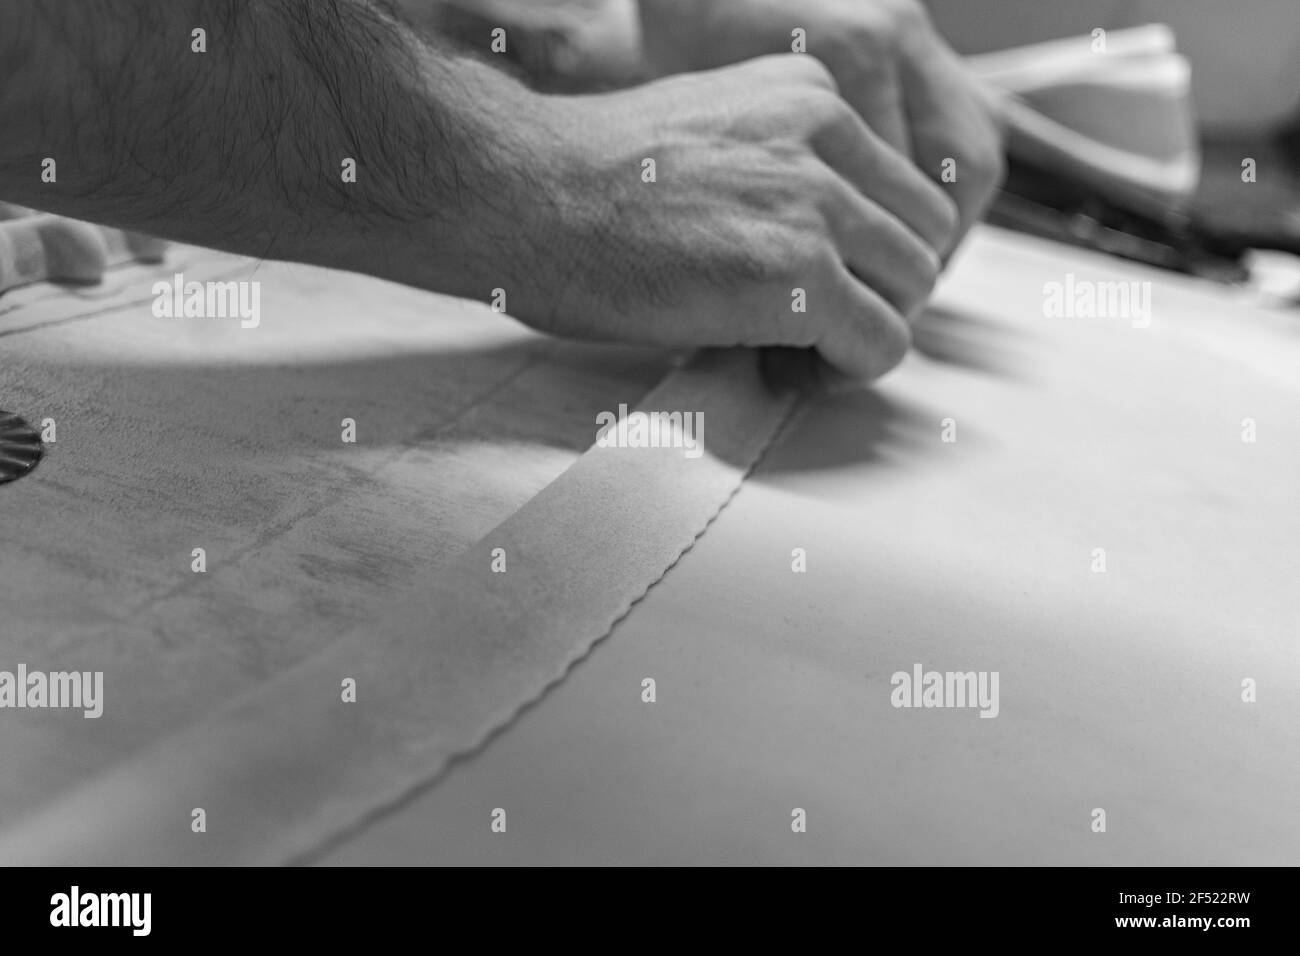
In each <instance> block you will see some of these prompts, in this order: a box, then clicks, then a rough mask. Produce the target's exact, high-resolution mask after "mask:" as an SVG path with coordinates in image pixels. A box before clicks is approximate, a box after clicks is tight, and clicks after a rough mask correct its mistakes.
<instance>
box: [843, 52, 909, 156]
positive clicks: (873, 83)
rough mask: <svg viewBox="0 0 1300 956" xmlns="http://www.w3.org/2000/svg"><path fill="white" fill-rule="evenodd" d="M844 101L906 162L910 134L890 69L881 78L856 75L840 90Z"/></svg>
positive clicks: (898, 86) (900, 86)
mask: <svg viewBox="0 0 1300 956" xmlns="http://www.w3.org/2000/svg"><path fill="white" fill-rule="evenodd" d="M841 89H842V91H843V96H844V99H845V100H846V101H847V102H848V104H849V105H850V106H852V107H853V109H854V110H856V111H857V114H858V115H859V116H860V117H862V119H863V121H864V122H865V123H866V124H867V125H868V126H869V127H871V129H873V130H875V131H876V134H877V135H878V136H879V137H880V138H881V139H883V140H884V141H885V142H886V143H888V144H889V145H890V146H891V147H892V148H893V149H895V150H897V151H898V152H899V153H901V154H902V155H903V156H906V157H908V158H909V159H910V158H911V156H912V150H913V146H912V134H911V133H910V131H909V130H908V122H907V113H906V110H905V108H904V99H903V95H904V94H903V83H902V81H901V80H900V79H899V76H898V74H897V72H895V71H894V70H893V69H891V70H890V71H889V72H888V74H887V75H886V76H884V77H880V76H861V75H859V76H857V77H854V78H853V79H849V80H846V81H845V82H844V84H843V85H842V87H841Z"/></svg>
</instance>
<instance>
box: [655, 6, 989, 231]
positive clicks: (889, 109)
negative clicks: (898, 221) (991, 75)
mask: <svg viewBox="0 0 1300 956" xmlns="http://www.w3.org/2000/svg"><path fill="white" fill-rule="evenodd" d="M638 2H639V4H640V10H641V20H642V22H641V29H642V35H643V46H644V48H645V54H646V60H647V63H648V65H649V68H650V70H651V72H652V73H657V74H661V75H662V74H665V73H677V72H680V71H682V70H691V69H706V68H711V67H718V66H723V65H725V64H729V63H736V62H739V61H741V60H745V59H749V58H751V57H755V56H761V55H763V54H768V53H778V52H784V51H789V50H790V49H791V45H792V43H793V37H792V34H793V31H795V30H796V29H798V30H802V31H803V34H804V36H803V42H804V45H805V48H806V53H807V55H809V56H813V57H816V58H818V59H819V60H821V61H822V62H823V63H824V64H826V66H827V68H828V69H829V70H830V71H831V75H832V76H834V78H835V80H836V82H837V83H838V84H839V88H840V91H841V93H842V94H843V96H844V98H845V99H846V100H847V101H848V102H849V103H850V104H851V105H852V106H853V108H854V109H855V110H857V111H858V114H859V115H860V116H861V117H862V118H863V119H864V120H865V121H866V122H867V124H868V125H870V126H871V128H872V129H874V130H875V131H876V132H877V133H878V134H879V135H880V136H881V137H882V138H883V139H884V140H885V142H887V143H888V144H889V145H890V146H892V147H894V148H895V149H897V150H898V151H899V152H901V153H904V154H905V155H907V156H909V157H910V158H911V159H912V160H913V161H914V162H915V163H916V165H917V168H918V169H920V170H922V171H923V172H925V174H926V175H927V176H929V177H930V178H932V179H934V180H935V181H938V182H943V177H942V173H943V169H944V162H945V160H953V161H954V164H953V166H952V167H951V168H952V169H953V171H954V172H955V173H956V176H955V179H952V181H950V182H944V183H943V185H944V189H945V191H946V192H947V193H948V194H949V195H950V196H951V197H952V199H953V200H954V202H956V204H957V207H958V210H959V213H960V220H961V223H960V229H959V230H958V232H957V235H956V236H955V237H954V241H956V240H959V239H960V237H961V236H963V235H965V233H966V232H967V231H968V230H969V229H970V227H971V226H972V225H973V224H974V223H975V222H976V220H978V219H979V218H980V216H981V215H982V214H983V213H984V211H985V209H987V207H988V204H989V203H990V201H991V200H992V198H993V195H994V193H995V192H996V189H997V187H998V185H999V184H1000V183H1001V180H1002V177H1003V173H1004V159H1003V144H1002V134H1001V131H1000V129H999V123H998V120H997V112H998V111H997V109H996V106H995V104H996V100H995V97H994V95H993V94H992V93H991V92H990V91H988V90H986V89H984V88H983V87H982V86H981V85H980V81H979V80H978V79H977V78H976V77H974V76H973V75H971V74H970V73H969V71H967V69H966V67H965V66H964V65H963V64H962V62H961V59H960V57H958V56H957V54H956V53H955V52H954V51H953V50H952V49H951V48H950V47H949V46H948V44H947V43H946V42H945V41H944V40H943V38H942V37H940V36H939V34H938V33H937V32H936V31H935V29H934V27H933V25H932V24H931V22H930V17H929V15H928V14H927V12H926V10H925V8H924V7H923V6H922V5H921V4H920V3H919V2H918V0H800V2H797V3H796V2H792V0H638ZM950 178H951V177H950ZM940 251H941V252H943V253H945V254H947V253H948V252H950V251H951V250H950V249H943V250H940Z"/></svg>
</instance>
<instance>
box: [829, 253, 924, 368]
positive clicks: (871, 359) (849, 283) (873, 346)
mask: <svg viewBox="0 0 1300 956" xmlns="http://www.w3.org/2000/svg"><path fill="white" fill-rule="evenodd" d="M835 285H836V292H837V295H836V297H835V299H836V301H835V304H834V306H833V308H834V309H835V311H834V313H833V314H830V315H828V316H826V319H827V321H826V326H825V330H824V332H823V334H822V337H821V339H820V340H819V341H818V342H817V346H816V347H817V351H818V353H819V354H820V355H821V356H822V358H824V359H825V360H826V361H827V362H828V363H829V364H830V365H831V366H832V367H833V368H835V369H836V370H837V371H839V372H841V373H843V374H844V375H847V376H848V377H850V378H852V379H856V380H857V381H861V382H869V381H873V380H874V379H877V378H879V377H880V376H882V375H884V374H885V373H886V372H888V371H889V370H890V369H892V368H893V367H894V366H896V365H897V364H898V363H899V362H901V361H902V360H903V357H904V356H905V355H906V354H907V349H908V347H909V346H910V345H911V344H912V333H911V330H910V329H909V328H908V325H907V320H906V319H904V318H903V317H902V316H901V315H899V314H898V312H897V311H895V309H894V308H893V307H892V306H891V305H889V303H888V302H886V301H885V300H884V299H882V298H881V297H880V296H879V295H877V294H876V293H875V292H873V291H872V290H871V289H870V288H868V287H867V286H865V285H863V284H862V283H861V282H859V281H858V280H857V279H855V278H854V277H853V276H852V275H850V274H849V271H848V269H847V268H846V267H843V266H841V267H840V270H839V274H838V281H837V282H836V283H835Z"/></svg>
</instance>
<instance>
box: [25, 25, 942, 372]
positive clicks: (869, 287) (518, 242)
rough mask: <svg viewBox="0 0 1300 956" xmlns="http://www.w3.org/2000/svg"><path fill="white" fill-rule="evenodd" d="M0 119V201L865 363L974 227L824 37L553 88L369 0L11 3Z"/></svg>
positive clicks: (875, 367)
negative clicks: (803, 50)
mask: <svg viewBox="0 0 1300 956" xmlns="http://www.w3.org/2000/svg"><path fill="white" fill-rule="evenodd" d="M195 27H203V28H204V29H206V30H207V33H208V43H207V52H206V53H194V52H191V49H190V35H191V30H192V29H194V28H195ZM0 129H4V130H5V132H6V135H5V136H4V137H0V199H4V200H7V201H11V202H14V203H18V204H21V205H25V206H30V207H34V208H39V209H43V210H47V211H51V212H57V213H61V214H64V215H68V216H72V217H76V218H79V219H86V220H91V221H95V222H102V223H105V224H108V225H112V226H116V227H119V228H124V229H132V230H136V231H140V232H147V233H150V234H152V235H157V236H162V237H166V238H170V239H176V240H180V241H185V242H193V243H197V244H202V245H206V246H211V247H216V248H221V249H226V250H229V251H233V252H238V253H244V254H249V255H254V256H261V257H271V258H281V259H288V260H293V261H301V262H309V263H315V264H320V265H325V266H332V267H336V268H342V269H349V270H353V271H359V272H364V273H368V274H372V275H376V276H380V277H383V278H387V279H392V280H396V281H399V282H403V283H406V284H409V285H414V286H419V287H421V288H426V289H431V290H435V291H439V292H445V293H450V294H454V295H459V296H465V297H469V298H478V299H484V300H485V299H487V298H489V297H490V296H491V294H492V290H493V289H496V288H502V289H505V290H506V292H507V296H508V305H509V311H510V312H511V314H513V315H514V316H516V317H517V318H519V319H520V320H521V321H523V322H525V323H527V324H529V325H531V326H533V327H535V328H538V329H540V330H542V331H546V332H551V333H555V334H561V335H571V336H578V337H583V338H591V339H600V340H616V341H630V342H642V343H649V344H655V345H661V346H704V345H793V346H803V347H812V348H816V349H817V350H818V352H819V353H820V354H821V355H822V356H823V357H824V358H825V359H826V360H827V361H828V362H829V363H830V364H831V365H832V366H833V367H835V368H837V369H839V370H840V371H841V372H843V373H845V374H846V375H849V376H851V377H853V378H856V379H871V378H874V377H876V376H878V375H880V374H883V373H884V372H885V371H887V370H888V369H889V368H891V367H892V366H893V365H894V364H896V363H897V362H898V361H899V360H900V359H901V358H902V356H903V354H904V353H905V351H906V348H907V345H908V342H909V331H908V327H907V321H906V320H907V316H908V315H909V314H911V313H913V312H914V311H915V310H916V309H917V308H918V307H919V306H920V305H921V304H922V303H923V302H924V300H925V297H926V296H927V295H928V293H929V291H930V289H931V287H932V286H933V283H934V281H935V279H936V277H937V275H938V272H939V266H940V259H939V256H938V254H937V253H938V252H940V251H942V250H946V249H948V248H950V247H951V245H952V243H953V242H954V240H955V238H956V235H957V229H958V225H959V224H958V219H959V216H958V209H959V207H958V205H957V204H956V203H955V202H954V200H953V199H952V198H951V196H950V195H949V193H948V192H946V191H945V190H944V189H943V188H941V187H939V186H938V185H936V184H934V183H933V182H932V181H930V180H929V179H928V178H927V177H926V176H925V175H923V174H922V172H921V171H919V170H918V168H917V167H916V166H915V165H913V164H912V163H911V162H909V161H908V159H907V158H906V157H905V156H904V154H903V153H901V152H899V151H897V150H895V149H892V148H890V147H889V146H888V145H887V143H886V142H885V141H884V140H883V139H882V138H881V137H880V136H878V135H876V134H875V133H873V132H872V130H871V129H870V128H869V127H868V125H867V123H865V122H864V121H863V119H862V117H861V115H860V114H859V113H858V112H855V110H854V109H853V108H852V107H851V106H850V105H849V103H848V102H846V101H845V100H844V99H843V98H841V97H840V96H839V95H838V92H837V89H836V84H835V81H834V79H833V77H832V74H831V72H830V71H829V70H828V69H827V67H826V66H825V65H823V63H822V62H821V61H820V60H818V59H817V58H812V57H806V56H797V55H785V56H774V57H763V58H760V59H757V60H752V61H750V62H745V63H741V64H737V65H733V66H728V67H725V68H722V69H718V70H712V71H706V72H700V73H693V74H691V75H686V76H676V77H668V78H665V79H662V80H659V81H656V82H653V83H650V84H647V85H644V86H639V87H635V88H632V89H629V90H623V91H618V92H613V93H605V94H600V95H591V96H549V95H542V94H539V93H536V92H533V91H530V90H529V89H527V88H525V87H524V86H522V85H521V84H519V83H517V82H516V81H514V80H513V79H511V78H510V77H508V76H506V75H505V74H504V73H502V72H501V71H498V70H496V69H493V68H492V67H490V66H488V65H485V64H484V63H483V62H480V61H479V60H476V59H471V58H468V57H465V56H460V55H457V54H454V53H452V52H450V51H448V50H446V49H443V48H441V47H439V46H438V45H436V44H435V43H431V42H429V41H428V40H426V39H424V38H422V37H419V36H417V35H416V34H415V33H414V32H413V31H412V30H410V29H409V28H407V27H406V26H405V25H404V24H403V23H401V22H399V21H398V20H396V19H394V18H393V17H392V16H390V15H389V14H388V13H387V12H385V10H384V9H382V8H381V7H380V6H379V5H377V4H376V3H373V2H370V0H167V2H162V0H155V2H149V0H105V2H99V3H95V4H77V5H70V4H66V5H65V4H47V3H41V2H40V0H10V2H7V3H5V4H3V5H0ZM45 157H52V158H54V159H56V161H57V164H58V165H57V169H58V175H57V180H56V181H55V182H43V181H42V178H41V170H42V166H41V163H42V160H43V159H44V158H45ZM346 157H351V158H353V159H355V160H356V164H357V177H356V182H354V183H350V182H344V181H343V178H342V176H341V172H340V169H341V166H340V164H341V162H342V160H343V159H344V158H346ZM647 158H652V159H654V160H655V161H656V164H657V170H658V172H657V176H656V180H655V181H654V182H645V181H643V178H642V170H643V165H642V164H643V161H644V159H647ZM796 290H802V293H803V298H804V301H805V302H806V304H807V305H806V311H802V312H800V311H796V310H795V309H794V308H793V307H792V300H793V298H794V296H795V293H796Z"/></svg>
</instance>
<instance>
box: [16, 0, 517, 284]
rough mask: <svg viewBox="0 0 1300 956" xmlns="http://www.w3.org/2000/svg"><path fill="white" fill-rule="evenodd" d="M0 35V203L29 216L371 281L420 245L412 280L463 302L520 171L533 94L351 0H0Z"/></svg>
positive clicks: (396, 268) (393, 269)
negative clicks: (303, 264)
mask: <svg viewBox="0 0 1300 956" xmlns="http://www.w3.org/2000/svg"><path fill="white" fill-rule="evenodd" d="M195 28H203V29H204V30H205V31H206V34H207V38H206V40H207V44H206V45H207V52H206V53H198V52H192V50H191V31H192V30H194V29H195ZM0 34H4V35H6V36H7V37H9V38H10V40H9V41H7V43H10V44H12V45H13V47H14V49H12V50H5V51H4V53H5V54H6V56H5V58H4V60H3V61H0V129H3V130H5V135H4V136H3V137H0V198H3V199H6V200H10V201H13V202H17V203H21V204H24V205H29V206H34V207H36V208H41V209H47V210H50V211H54V212H59V213H63V214H66V215H70V216H74V217H77V218H82V219H89V220H94V221H97V222H103V223H107V224H110V225H114V226H119V227H123V228H130V229H136V230H140V231H145V232H151V233H154V234H156V235H161V236H165V237H168V238H173V239H178V240H182V241H189V242H196V243H200V244H203V245H208V246H214V247H218V248H224V249H228V250H231V251H236V252H242V253H248V254H253V255H258V256H267V257H276V258H286V259H294V260H299V261H307V262H316V263H320V264H325V265H335V266H341V267H344V268H350V269H359V270H360V271H367V272H373V273H376V274H381V275H384V274H388V273H392V272H398V271H399V270H400V269H401V265H400V263H399V262H398V261H397V260H398V259H399V258H400V256H401V255H402V253H403V250H402V248H401V246H402V244H403V242H408V243H419V244H420V245H421V252H422V254H423V256H424V257H425V261H426V263H428V264H430V265H429V267H428V269H427V271H426V272H425V273H424V275H423V276H422V277H421V279H420V282H419V284H423V285H427V286H431V287H436V288H440V289H442V290H444V291H451V292H464V291H466V290H464V289H462V288H461V287H460V286H461V285H463V284H466V283H467V282H469V281H472V279H471V277H469V276H467V275H466V270H465V263H464V262H462V261H461V259H462V257H463V250H464V248H465V246H466V235H465V233H466V230H469V229H481V228H483V213H484V208H485V207H488V208H490V207H492V206H493V204H494V203H497V202H499V199H500V195H501V189H502V183H501V180H502V179H503V178H504V179H507V180H510V179H512V178H513V179H517V178H518V176H519V175H520V174H521V170H520V169H518V168H511V167H512V165H514V166H524V165H526V157H519V156H518V155H517V154H518V152H519V150H518V149H517V148H515V147H512V145H511V144H510V143H509V142H506V140H505V137H506V133H507V131H508V130H510V128H511V124H512V123H513V122H514V121H515V119H516V116H515V115H514V114H515V113H516V112H519V113H520V114H521V115H526V114H527V112H528V111H529V110H530V109H531V104H530V102H529V97H532V96H533V94H529V93H527V91H525V90H523V89H522V88H520V87H519V86H518V85H517V84H514V83H513V82H512V81H511V80H509V79H508V78H506V77H503V76H501V75H500V74H498V73H496V72H495V71H493V70H491V69H489V68H487V67H484V66H482V65H480V64H477V63H474V62H472V61H468V60H464V59H459V58H456V57H454V56H451V55H450V54H446V53H443V52H441V51H438V50H436V49H433V48H431V47H429V46H427V45H426V44H424V43H423V42H422V41H421V40H419V39H417V38H416V37H415V36H414V35H413V34H411V33H410V32H409V31H408V30H407V29H406V28H405V27H403V26H402V25H401V24H400V23H398V22H397V21H395V20H393V19H392V18H390V17H388V16H386V15H385V14H384V13H382V12H381V11H380V10H379V9H378V8H377V7H376V6H375V5H374V4H373V3H370V2H367V0H168V2H142V0H135V2H131V0H112V2H96V3H77V4H73V3H61V2H43V0H7V2H6V3H5V4H3V6H0ZM47 157H48V158H50V159H53V160H55V162H56V164H57V165H56V170H57V172H56V178H55V180H54V181H53V182H48V181H43V178H42V171H43V167H42V163H43V161H44V160H45V159H46V158H47ZM345 159H351V160H355V163H356V176H355V180H356V181H355V182H349V181H345V177H344V175H343V168H344V167H343V163H344V160H345ZM439 263H442V264H443V265H444V266H445V268H443V269H441V270H439V267H438V264H439ZM390 277H392V278H399V279H404V280H405V279H406V278H407V277H406V276H403V275H401V274H392V275H390ZM475 290H476V291H481V290H477V286H475Z"/></svg>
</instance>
